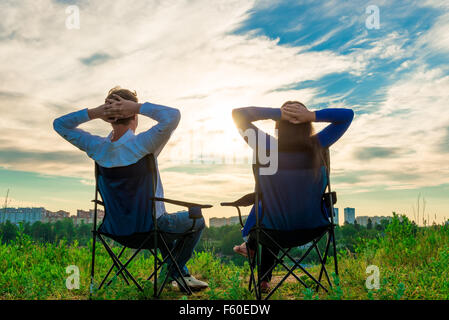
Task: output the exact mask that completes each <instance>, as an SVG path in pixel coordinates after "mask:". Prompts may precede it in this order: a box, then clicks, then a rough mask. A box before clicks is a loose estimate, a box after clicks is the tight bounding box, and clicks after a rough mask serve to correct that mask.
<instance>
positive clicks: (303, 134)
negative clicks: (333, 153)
mask: <svg viewBox="0 0 449 320" xmlns="http://www.w3.org/2000/svg"><path fill="white" fill-rule="evenodd" d="M276 129H277V130H278V150H279V152H301V153H306V154H308V155H309V156H310V157H311V159H312V160H311V167H312V168H313V169H314V170H316V172H317V173H318V171H319V169H320V168H321V166H323V165H326V164H325V161H324V160H323V159H324V158H323V155H324V150H323V148H322V147H321V146H320V144H319V142H318V139H317V138H316V136H314V128H313V125H312V123H310V122H306V123H300V124H293V123H291V122H289V121H285V120H280V121H277V122H276Z"/></svg>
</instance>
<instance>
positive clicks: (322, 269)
mask: <svg viewBox="0 0 449 320" xmlns="http://www.w3.org/2000/svg"><path fill="white" fill-rule="evenodd" d="M329 244H330V238H328V241H327V243H326V249H325V251H324V257H322V256H321V253H320V249H319V248H318V243H316V242H315V243H314V247H315V250H316V252H317V254H318V258H319V259H320V264H321V270H320V275H319V277H318V281H320V282H321V278H322V276H323V272H324V275H325V276H326V280H327V283H329V287H331V288H332V283H331V281H330V278H329V274H328V272H327V269H326V262H327V255H328V252H329ZM318 290H319V286H317V287H316V292H318Z"/></svg>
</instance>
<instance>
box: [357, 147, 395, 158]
mask: <svg viewBox="0 0 449 320" xmlns="http://www.w3.org/2000/svg"><path fill="white" fill-rule="evenodd" d="M400 151H401V149H399V148H384V147H364V148H359V149H357V150H355V152H354V153H355V154H354V156H355V157H356V158H357V159H359V160H371V159H376V158H380V159H384V158H395V157H398V156H399V153H400Z"/></svg>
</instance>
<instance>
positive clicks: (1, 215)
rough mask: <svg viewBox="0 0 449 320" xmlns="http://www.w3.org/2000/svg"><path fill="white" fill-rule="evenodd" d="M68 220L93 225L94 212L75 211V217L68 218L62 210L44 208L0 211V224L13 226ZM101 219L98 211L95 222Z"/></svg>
mask: <svg viewBox="0 0 449 320" xmlns="http://www.w3.org/2000/svg"><path fill="white" fill-rule="evenodd" d="M68 218H70V219H72V221H73V223H74V224H75V225H78V224H81V223H86V224H88V223H93V221H94V210H89V211H84V210H77V214H76V216H70V213H69V212H67V211H64V210H59V211H56V212H52V211H49V210H46V209H45V208H6V209H5V208H3V209H0V223H6V222H7V221H9V222H10V223H13V224H19V223H20V222H23V223H30V224H33V223H35V222H38V221H40V222H42V223H54V222H57V221H61V220H64V219H68ZM103 218H104V211H103V210H98V215H97V221H101V220H103Z"/></svg>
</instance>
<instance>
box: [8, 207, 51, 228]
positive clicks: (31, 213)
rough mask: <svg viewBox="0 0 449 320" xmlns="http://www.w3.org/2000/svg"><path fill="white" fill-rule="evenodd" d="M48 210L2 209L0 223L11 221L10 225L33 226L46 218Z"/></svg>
mask: <svg viewBox="0 0 449 320" xmlns="http://www.w3.org/2000/svg"><path fill="white" fill-rule="evenodd" d="M45 212H46V210H45V209H44V208H3V209H0V223H5V222H6V221H9V222H10V223H14V224H19V223H20V222H23V223H27V222H28V223H30V224H33V223H35V222H37V221H41V220H42V219H43V218H44V217H45Z"/></svg>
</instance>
